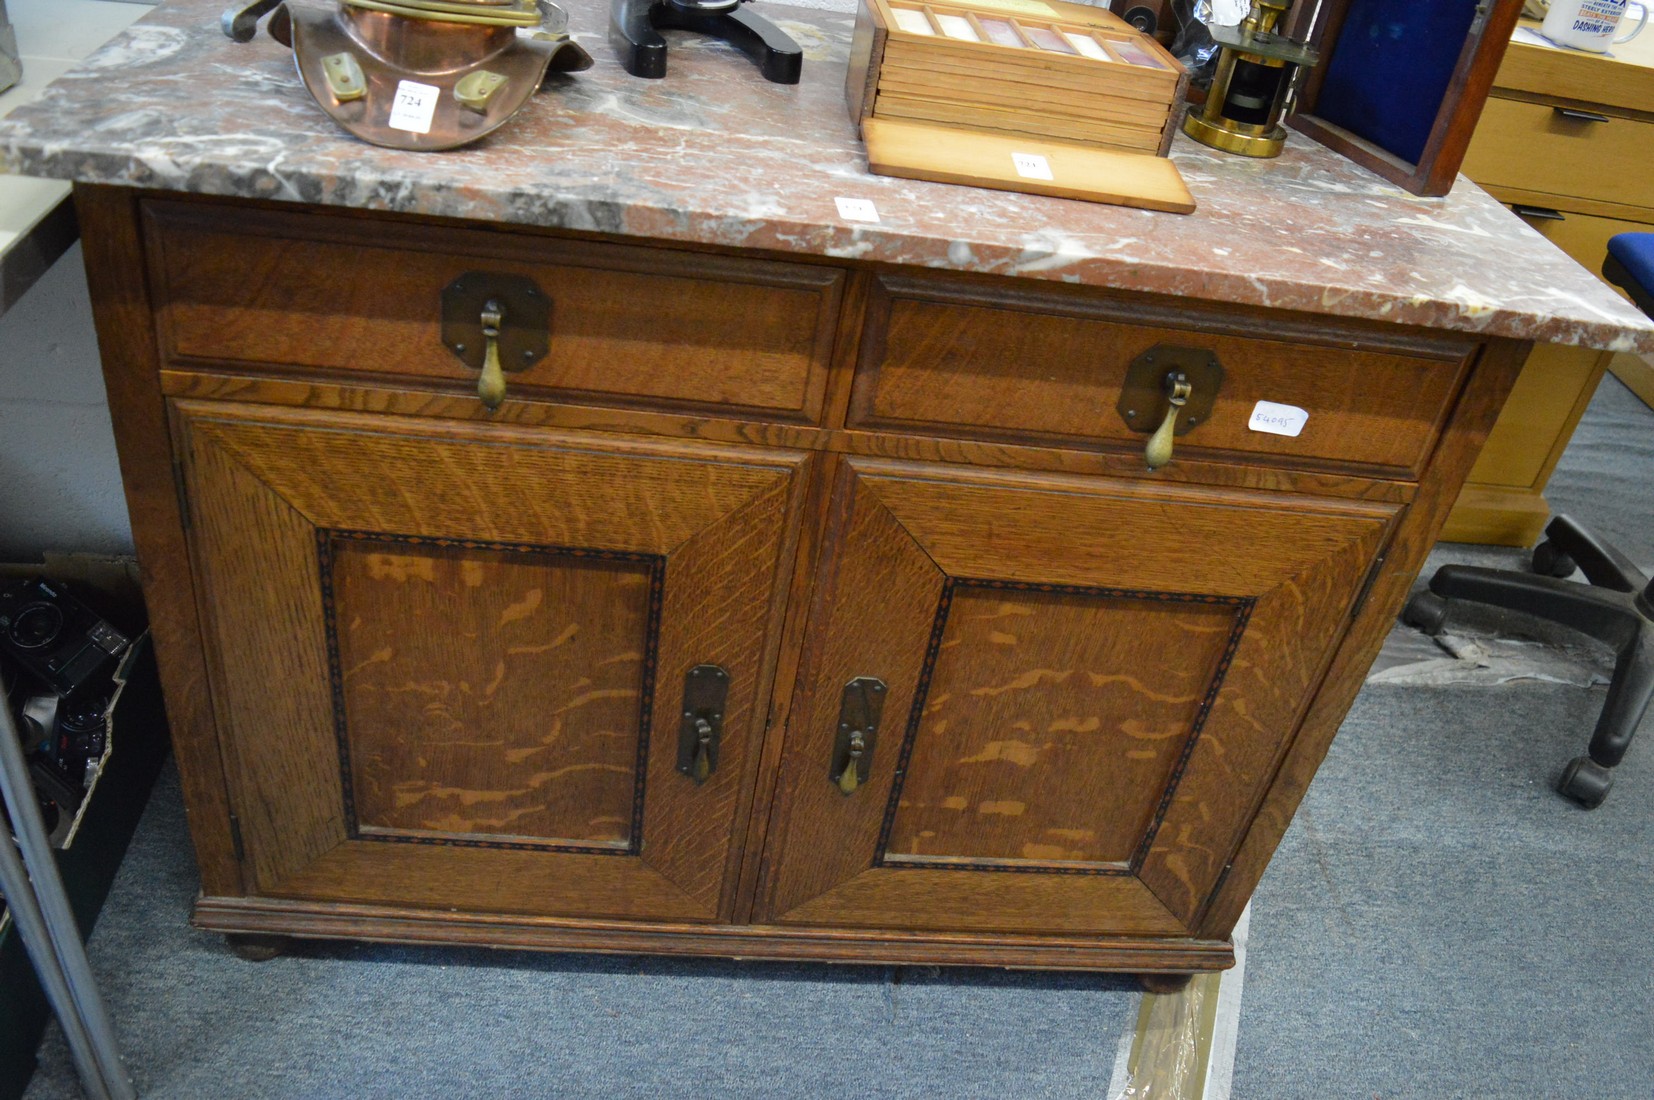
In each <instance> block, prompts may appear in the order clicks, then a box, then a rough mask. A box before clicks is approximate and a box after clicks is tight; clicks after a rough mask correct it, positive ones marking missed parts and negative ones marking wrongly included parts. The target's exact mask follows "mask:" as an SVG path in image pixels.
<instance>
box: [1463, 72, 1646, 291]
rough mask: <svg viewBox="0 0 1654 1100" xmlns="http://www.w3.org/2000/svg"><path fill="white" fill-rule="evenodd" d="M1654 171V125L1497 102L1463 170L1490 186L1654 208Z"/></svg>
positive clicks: (1488, 108) (1484, 118) (1481, 126)
mask: <svg viewBox="0 0 1654 1100" xmlns="http://www.w3.org/2000/svg"><path fill="white" fill-rule="evenodd" d="M1651 166H1654V123H1648V122H1642V121H1640V120H1638V119H1631V118H1619V117H1613V116H1610V118H1609V120H1608V121H1607V122H1592V121H1589V120H1584V119H1572V118H1567V117H1565V116H1564V115H1562V114H1561V113H1559V112H1558V111H1557V110H1556V109H1555V108H1553V107H1550V106H1547V105H1546V104H1543V103H1527V102H1524V101H1521V100H1515V99H1489V100H1488V101H1487V106H1486V107H1484V108H1483V109H1482V118H1481V121H1479V122H1478V123H1477V124H1476V136H1475V138H1474V139H1473V140H1472V141H1471V143H1470V149H1469V150H1468V151H1467V152H1466V154H1465V159H1464V167H1463V171H1464V174H1465V175H1467V176H1469V177H1470V178H1471V179H1473V180H1475V181H1476V182H1477V183H1479V184H1481V185H1482V186H1483V187H1515V188H1520V189H1521V190H1523V191H1541V192H1545V193H1547V194H1552V195H1568V196H1574V197H1578V198H1582V199H1594V200H1597V201H1599V202H1611V203H1618V204H1620V205H1623V206H1654V171H1650V168H1651ZM1593 270H1595V268H1593Z"/></svg>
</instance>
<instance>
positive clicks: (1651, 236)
mask: <svg viewBox="0 0 1654 1100" xmlns="http://www.w3.org/2000/svg"><path fill="white" fill-rule="evenodd" d="M1602 275H1603V278H1605V279H1607V280H1608V281H1609V282H1611V283H1613V284H1614V285H1615V286H1618V287H1621V288H1623V289H1624V290H1625V292H1626V293H1627V294H1629V295H1631V300H1632V301H1633V302H1636V303H1637V308H1638V309H1640V310H1642V311H1643V312H1644V313H1646V314H1648V315H1649V316H1651V317H1654V233H1621V234H1619V235H1618V236H1616V237H1611V238H1610V239H1609V241H1608V259H1607V260H1605V261H1604V262H1603V265H1602Z"/></svg>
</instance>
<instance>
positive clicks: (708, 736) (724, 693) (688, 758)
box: [678, 665, 729, 783]
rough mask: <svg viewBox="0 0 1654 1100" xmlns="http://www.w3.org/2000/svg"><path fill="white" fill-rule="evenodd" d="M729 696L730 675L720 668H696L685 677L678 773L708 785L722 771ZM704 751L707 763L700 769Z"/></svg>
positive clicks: (704, 666) (709, 666) (679, 723)
mask: <svg viewBox="0 0 1654 1100" xmlns="http://www.w3.org/2000/svg"><path fill="white" fill-rule="evenodd" d="M728 696H729V673H727V672H725V671H724V670H723V669H721V668H719V667H718V666H717V665H696V666H695V667H694V668H692V669H690V670H689V671H688V672H687V673H686V674H685V675H684V678H683V711H682V713H681V715H680V717H679V720H678V770H679V771H680V772H682V773H683V774H684V775H687V776H689V778H691V779H693V780H694V781H695V782H697V783H703V782H705V781H706V778H707V776H709V775H711V774H712V773H713V772H715V771H717V770H718V742H719V741H720V740H722V738H723V735H724V702H725V700H726V699H727V698H728ZM703 738H704V742H705V746H706V747H705V749H704V750H703V749H702V747H701V746H702V742H703ZM703 751H704V755H705V761H704V763H702V764H701V765H700V766H699V767H697V764H696V758H697V757H698V756H701V755H702V754H703Z"/></svg>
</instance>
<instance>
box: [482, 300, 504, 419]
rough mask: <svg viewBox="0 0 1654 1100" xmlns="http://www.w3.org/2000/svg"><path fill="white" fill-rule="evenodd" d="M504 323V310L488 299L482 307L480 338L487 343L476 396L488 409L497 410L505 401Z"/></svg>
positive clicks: (497, 303) (498, 303)
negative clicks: (501, 330) (503, 366)
mask: <svg viewBox="0 0 1654 1100" xmlns="http://www.w3.org/2000/svg"><path fill="white" fill-rule="evenodd" d="M504 322H505V308H504V307H503V306H501V305H500V300H499V299H498V298H490V299H488V302H487V303H486V304H485V305H484V306H483V307H482V338H483V340H485V341H486V342H487V343H486V345H485V347H484V350H483V354H482V373H481V374H479V375H478V376H477V396H478V397H480V398H481V399H482V403H483V404H484V405H486V406H487V407H488V408H489V409H491V410H492V409H497V408H499V407H500V402H501V401H504V400H505V371H504V370H502V369H501V368H500V325H501V324H503V323H504Z"/></svg>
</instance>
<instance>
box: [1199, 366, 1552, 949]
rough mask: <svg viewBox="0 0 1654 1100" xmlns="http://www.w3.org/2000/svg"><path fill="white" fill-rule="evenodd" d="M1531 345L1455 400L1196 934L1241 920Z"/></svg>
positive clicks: (1225, 931) (1218, 932) (1482, 373)
mask: <svg viewBox="0 0 1654 1100" xmlns="http://www.w3.org/2000/svg"><path fill="white" fill-rule="evenodd" d="M1531 346H1532V345H1529V344H1526V343H1522V342H1520V341H1515V340H1501V341H1497V342H1494V343H1491V344H1490V345H1489V346H1488V348H1487V350H1486V352H1485V353H1484V354H1483V355H1481V356H1480V357H1479V358H1478V360H1477V363H1476V368H1475V372H1474V373H1473V374H1472V376H1471V378H1470V381H1469V384H1468V385H1467V386H1466V388H1465V390H1464V392H1463V393H1462V394H1460V396H1459V399H1458V401H1457V402H1456V403H1455V405H1454V407H1453V410H1452V415H1451V418H1450V419H1449V421H1448V425H1447V428H1446V429H1445V430H1444V431H1443V433H1442V441H1441V445H1440V446H1439V448H1438V449H1437V452H1436V454H1435V455H1433V456H1432V457H1431V461H1430V466H1429V469H1428V470H1427V472H1426V473H1425V476H1424V479H1423V481H1422V482H1421V484H1420V486H1419V497H1418V499H1417V500H1416V501H1415V502H1414V504H1413V505H1412V506H1411V507H1409V508H1408V509H1407V510H1406V511H1405V512H1404V513H1403V514H1402V515H1401V517H1400V522H1399V523H1398V524H1397V525H1396V529H1395V532H1394V534H1393V536H1392V537H1391V539H1390V544H1389V546H1388V547H1387V549H1386V552H1385V556H1384V560H1383V564H1382V567H1381V568H1380V569H1379V571H1378V573H1377V576H1376V578H1375V580H1374V582H1373V586H1372V590H1371V592H1370V594H1369V595H1368V598H1367V601H1366V603H1365V604H1363V605H1362V607H1361V608H1360V613H1359V614H1358V615H1356V616H1355V617H1354V618H1353V620H1352V621H1350V622H1349V623H1348V624H1347V625H1346V626H1345V628H1344V634H1343V636H1342V637H1341V638H1340V639H1339V644H1338V649H1337V651H1336V653H1335V654H1334V655H1333V660H1332V661H1331V662H1330V664H1329V665H1328V666H1327V670H1326V672H1325V673H1324V674H1323V676H1322V677H1321V680H1320V683H1319V684H1317V685H1315V687H1314V688H1313V690H1312V692H1311V694H1310V695H1309V697H1308V699H1306V701H1305V706H1306V713H1305V717H1304V719H1303V721H1302V722H1301V723H1300V729H1299V732H1298V734H1297V736H1296V737H1294V739H1293V740H1292V742H1291V743H1290V744H1289V745H1287V746H1285V749H1286V751H1285V752H1284V753H1283V754H1282V755H1281V758H1280V761H1279V763H1278V764H1277V765H1276V767H1275V769H1274V774H1273V776H1272V778H1271V780H1270V783H1269V788H1268V791H1267V794H1266V795H1265V797H1264V798H1263V799H1261V800H1260V803H1259V806H1258V809H1257V811H1256V812H1255V813H1254V814H1253V815H1252V817H1251V824H1250V826H1249V827H1248V828H1247V829H1246V831H1245V832H1244V834H1242V835H1241V836H1239V837H1237V841H1238V842H1237V844H1236V846H1235V849H1234V852H1233V854H1232V855H1230V856H1228V857H1227V861H1226V863H1225V865H1224V869H1223V872H1222V877H1221V881H1220V884H1219V888H1218V889H1217V890H1216V891H1214V893H1213V894H1212V896H1211V899H1210V901H1209V902H1208V903H1207V905H1206V907H1205V910H1204V913H1203V914H1202V916H1201V919H1200V923H1199V927H1198V929H1197V932H1198V934H1201V935H1209V936H1220V937H1221V936H1227V935H1229V933H1230V931H1231V930H1233V928H1234V926H1235V922H1236V921H1237V920H1239V919H1240V914H1241V911H1242V910H1243V909H1244V908H1245V907H1246V902H1247V899H1249V898H1250V897H1251V896H1252V891H1253V890H1255V889H1256V888H1257V885H1258V880H1259V879H1260V878H1262V877H1263V872H1264V869H1265V868H1266V867H1267V866H1268V864H1269V858H1270V856H1271V855H1273V854H1274V851H1275V847H1276V845H1278V844H1279V843H1280V841H1281V837H1282V836H1283V835H1284V834H1285V833H1286V827H1287V825H1288V824H1289V823H1290V822H1291V820H1292V815H1293V813H1294V812H1295V811H1296V810H1297V808H1298V803H1299V801H1300V800H1302V798H1303V796H1304V792H1305V790H1307V789H1308V787H1309V782H1310V780H1311V779H1312V778H1313V777H1314V775H1315V770H1316V769H1317V768H1318V767H1320V766H1321V761H1322V760H1323V759H1325V757H1326V754H1327V749H1328V748H1329V747H1330V746H1331V745H1332V739H1333V735H1334V734H1335V733H1337V732H1338V726H1339V724H1340V723H1341V722H1342V721H1343V720H1344V715H1345V714H1347V713H1348V712H1349V708H1350V705H1351V704H1352V703H1353V702H1354V701H1355V696H1356V693H1357V692H1358V691H1360V690H1361V686H1362V684H1363V683H1364V682H1365V680H1366V676H1367V670H1368V669H1370V668H1371V667H1372V663H1373V660H1374V659H1375V658H1376V657H1377V656H1378V650H1379V647H1380V646H1382V645H1383V644H1384V638H1385V636H1386V635H1387V634H1389V632H1390V628H1391V627H1392V626H1393V625H1394V624H1395V619H1396V614H1397V612H1398V611H1399V610H1400V608H1401V605H1402V603H1403V602H1404V601H1405V600H1406V598H1407V594H1408V591H1409V590H1410V588H1411V586H1412V584H1413V582H1414V580H1415V579H1417V577H1418V574H1419V570H1420V568H1422V567H1423V565H1424V559H1425V557H1426V556H1427V555H1428V554H1429V553H1430V548H1431V547H1432V546H1434V545H1435V544H1436V539H1437V537H1438V536H1439V535H1440V533H1441V528H1442V525H1443V524H1444V523H1445V522H1446V519H1447V513H1448V511H1449V510H1450V509H1451V508H1452V505H1453V500H1454V498H1455V497H1456V496H1457V495H1458V493H1459V489H1460V488H1461V487H1462V486H1463V484H1464V479H1465V475H1466V474H1467V473H1468V472H1469V470H1470V468H1471V465H1472V464H1473V463H1474V461H1475V458H1476V453H1477V452H1478V451H1479V450H1480V449H1481V446H1482V444H1483V442H1485V441H1486V439H1487V435H1488V432H1489V431H1490V430H1491V429H1492V427H1493V423H1494V421H1495V420H1496V419H1497V417H1498V414H1499V407H1500V405H1501V404H1502V402H1503V401H1504V398H1505V395H1506V394H1508V393H1509V392H1510V389H1511V386H1512V385H1513V384H1514V382H1515V380H1516V376H1517V373H1518V372H1519V371H1520V370H1521V367H1522V363H1523V361H1524V360H1525V359H1526V358H1527V354H1528V351H1529V349H1530V348H1531Z"/></svg>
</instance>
